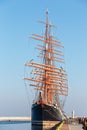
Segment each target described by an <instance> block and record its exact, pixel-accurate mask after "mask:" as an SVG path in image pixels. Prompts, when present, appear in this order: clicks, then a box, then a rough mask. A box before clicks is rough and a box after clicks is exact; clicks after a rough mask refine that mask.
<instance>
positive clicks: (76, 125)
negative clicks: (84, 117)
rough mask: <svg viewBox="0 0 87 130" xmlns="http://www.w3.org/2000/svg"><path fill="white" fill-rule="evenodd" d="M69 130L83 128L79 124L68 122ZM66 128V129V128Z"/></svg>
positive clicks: (80, 129)
mask: <svg viewBox="0 0 87 130" xmlns="http://www.w3.org/2000/svg"><path fill="white" fill-rule="evenodd" d="M68 126H69V130H83V129H82V125H81V124H75V125H74V124H69V125H68ZM67 130H68V129H67Z"/></svg>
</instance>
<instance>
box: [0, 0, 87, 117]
mask: <svg viewBox="0 0 87 130" xmlns="http://www.w3.org/2000/svg"><path fill="white" fill-rule="evenodd" d="M47 8H48V10H49V21H51V23H53V24H54V25H56V26H57V29H54V33H55V35H56V37H58V39H59V40H60V42H61V43H63V45H64V47H65V49H64V55H65V65H66V71H67V74H68V85H69V96H68V97H67V99H66V103H65V107H64V111H65V112H66V114H67V115H68V116H71V114H72V111H73V110H74V111H75V116H86V115H87V100H86V99H87V58H86V56H87V1H86V0H44V1H41V0H0V116H30V113H31V112H30V111H31V102H32V96H31V93H32V92H31V91H32V90H30V89H29V88H27V87H26V85H25V81H24V73H25V67H24V64H25V63H26V62H27V61H28V60H30V59H32V57H34V54H35V51H34V49H33V47H34V45H35V41H32V40H31V39H30V38H29V36H30V35H31V34H32V33H37V34H38V33H39V34H40V33H41V32H42V31H43V28H44V26H43V25H41V24H40V23H38V21H39V20H45V12H46V9H47Z"/></svg>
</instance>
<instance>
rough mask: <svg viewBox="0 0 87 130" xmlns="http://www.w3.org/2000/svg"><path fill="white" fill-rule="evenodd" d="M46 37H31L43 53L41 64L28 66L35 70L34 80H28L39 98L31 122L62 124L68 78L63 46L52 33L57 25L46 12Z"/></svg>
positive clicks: (35, 35) (27, 78) (41, 54)
mask: <svg viewBox="0 0 87 130" xmlns="http://www.w3.org/2000/svg"><path fill="white" fill-rule="evenodd" d="M40 22H41V23H43V24H45V33H44V35H38V34H32V36H31V38H32V39H34V40H37V41H39V43H41V44H38V47H37V49H38V50H39V51H40V55H39V57H40V58H41V62H40V63H38V62H34V61H32V60H31V61H30V62H27V63H26V64H25V66H27V67H32V68H33V69H32V71H31V72H30V73H31V74H32V77H25V80H28V81H29V85H30V86H33V87H34V89H35V91H37V95H38V96H37V98H35V99H34V101H33V104H32V109H31V113H32V115H31V119H32V122H33V123H35V122H43V121H62V120H64V119H65V118H66V116H65V114H64V112H63V109H62V105H61V100H62V98H61V99H60V97H66V96H67V95H68V84H67V75H66V72H65V70H64V68H63V66H64V65H63V64H64V54H63V52H62V49H63V48H64V46H63V45H62V44H61V43H60V42H59V41H58V40H56V38H55V37H54V36H53V34H52V33H51V28H52V27H54V25H52V24H50V23H49V21H48V11H46V22H43V21H40Z"/></svg>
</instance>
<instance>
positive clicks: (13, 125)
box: [0, 122, 31, 130]
mask: <svg viewBox="0 0 87 130" xmlns="http://www.w3.org/2000/svg"><path fill="white" fill-rule="evenodd" d="M0 130H31V123H29V122H0Z"/></svg>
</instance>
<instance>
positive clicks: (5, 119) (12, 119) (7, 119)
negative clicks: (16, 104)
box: [0, 116, 31, 122]
mask: <svg viewBox="0 0 87 130" xmlns="http://www.w3.org/2000/svg"><path fill="white" fill-rule="evenodd" d="M18 121H20V122H21V121H24V122H26V121H29V122H30V121H31V117H22V116H20V117H19V116H18V117H17V116H16V117H7V116H6V117H0V122H18Z"/></svg>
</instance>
